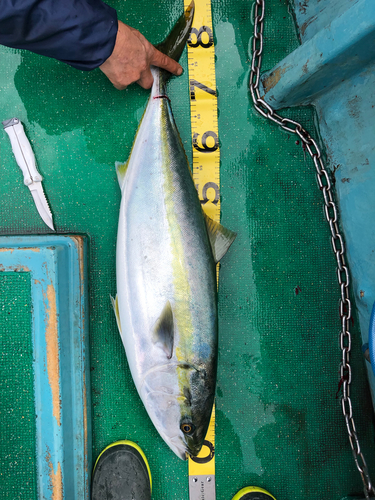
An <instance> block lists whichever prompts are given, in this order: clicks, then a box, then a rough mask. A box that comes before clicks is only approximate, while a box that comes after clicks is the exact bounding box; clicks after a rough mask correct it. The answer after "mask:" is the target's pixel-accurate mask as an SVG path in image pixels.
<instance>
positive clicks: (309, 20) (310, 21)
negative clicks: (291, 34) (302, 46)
mask: <svg viewBox="0 0 375 500" xmlns="http://www.w3.org/2000/svg"><path fill="white" fill-rule="evenodd" d="M316 18H317V16H313V17H311V18H310V19H308V20H307V21H305V22H304V23H303V24H302V26H301V28H300V33H301V36H305V33H306V30H307V28H308V27H309V26H310V24H311V23H313V22H314V21H315V20H316Z"/></svg>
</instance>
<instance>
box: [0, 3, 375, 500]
mask: <svg viewBox="0 0 375 500" xmlns="http://www.w3.org/2000/svg"><path fill="white" fill-rule="evenodd" d="M197 1H198V0H197ZM108 3H110V4H111V5H113V6H114V7H116V8H117V9H118V12H119V18H120V19H122V20H123V21H124V22H126V23H128V24H130V25H131V26H134V27H135V28H137V29H139V30H140V31H141V32H142V33H143V34H144V35H145V36H146V37H147V38H149V39H150V41H151V42H153V43H157V42H159V41H161V40H162V39H163V38H164V37H165V35H166V34H167V32H168V31H169V29H170V28H171V27H172V25H173V23H174V20H175V19H176V18H177V17H178V15H179V14H180V12H181V11H182V8H183V6H182V3H179V2H175V1H172V0H166V1H163V2H162V3H161V4H159V5H157V6H154V4H153V3H152V2H133V1H131V0H129V1H128V2H126V3H125V2H120V1H115V0H112V1H109V2H108ZM287 7H288V6H287V2H286V1H284V0H283V1H279V0H269V1H268V2H267V12H266V27H265V47H264V52H265V56H264V63H263V69H264V70H267V69H270V68H271V67H273V65H274V64H275V63H276V62H277V61H279V60H281V59H282V58H283V57H284V56H285V55H286V54H287V53H289V52H291V51H292V50H293V49H294V48H295V47H296V46H297V44H298V41H297V37H296V35H295V32H294V27H293V21H292V18H291V16H290V14H289V13H288V8H287ZM251 9H252V2H250V1H249V2H242V1H240V2H239V1H234V0H232V1H229V0H225V1H220V2H218V1H215V2H213V23H214V32H215V33H214V34H215V44H216V57H217V60H216V77H217V88H218V106H219V136H220V145H221V197H222V199H221V203H222V204H221V206H222V222H223V223H224V225H226V226H227V227H229V228H231V229H232V230H234V231H236V232H237V233H238V237H237V239H236V241H235V243H234V244H233V246H232V248H231V249H230V251H229V253H228V255H227V256H226V257H225V259H223V261H222V265H221V271H220V288H219V315H220V318H219V319H220V323H219V325H220V341H219V346H220V350H219V372H218V384H217V398H216V423H217V429H216V430H217V436H216V481H217V498H218V500H230V499H231V498H232V497H233V495H234V494H235V493H236V492H237V491H238V490H239V489H240V488H242V487H244V486H246V485H257V486H261V487H264V488H266V489H268V490H269V491H270V492H271V493H273V495H274V496H275V497H276V498H277V499H278V500H316V499H317V498H322V499H324V500H340V499H341V498H342V497H344V496H346V495H349V494H353V493H357V492H361V490H362V485H361V481H360V476H359V474H358V472H357V471H356V469H355V465H354V461H353V458H352V454H351V450H350V448H349V444H348V437H347V431H346V427H345V422H344V419H343V417H342V414H341V408H340V405H339V401H338V399H336V392H337V389H338V365H339V362H340V359H341V353H340V350H339V343H338V333H339V330H340V322H339V317H338V300H339V289H338V286H337V284H336V271H335V260H334V257H333V254H332V250H331V246H330V238H329V229H328V227H327V225H326V223H325V220H324V215H323V209H322V200H321V193H320V192H319V190H318V188H317V185H316V181H315V177H314V166H313V165H312V163H311V162H310V161H309V159H308V157H306V155H305V153H304V151H303V150H302V148H301V145H300V144H296V139H295V137H291V136H289V135H287V134H286V133H283V132H281V131H280V130H278V129H277V128H276V126H274V124H272V123H268V122H266V121H265V120H264V119H263V118H261V117H260V116H258V115H257V114H256V113H255V112H254V110H253V109H252V107H251V104H250V98H249V93H248V87H247V84H248V76H249V47H250V43H249V41H250V37H251V35H252V31H253V26H252V23H251ZM0 52H1V61H2V70H1V72H0V119H1V120H5V119H7V118H10V117H12V116H17V117H19V118H20V119H21V120H22V122H23V123H24V124H25V129H26V132H27V134H28V137H29V139H30V140H31V142H32V145H33V148H34V152H35V155H36V158H37V162H38V165H39V168H40V171H41V173H42V174H43V175H44V177H45V180H44V187H45V192H46V195H47V197H48V200H49V202H50V206H51V209H52V212H53V215H54V223H55V227H56V228H57V231H58V232H67V233H83V234H87V235H88V236H89V238H90V263H89V264H90V335H91V364H92V367H91V382H92V403H93V446H94V449H93V458H94V459H95V457H97V456H98V454H99V453H100V451H101V450H102V449H103V448H104V447H105V446H106V445H108V444H109V443H111V442H113V441H115V440H118V439H131V440H133V441H136V442H137V443H139V445H140V446H141V447H142V448H143V450H144V452H145V454H146V455H147V457H148V459H149V463H150V467H151V471H152V474H153V485H154V489H153V491H154V493H153V498H154V499H158V500H172V499H174V500H187V498H188V489H187V485H188V480H187V464H186V463H184V462H182V461H180V460H179V459H178V458H177V457H176V456H175V455H174V454H173V453H172V452H171V451H170V450H169V449H168V448H167V447H166V445H165V444H164V442H163V441H162V440H161V438H160V437H159V436H158V434H157V432H156V431H155V430H154V428H153V427H152V425H151V423H150V421H149V419H148V417H147V414H146V412H145V410H144V408H143V406H142V404H141V403H140V400H139V398H138V395H137V393H136V390H135V388H134V385H133V383H132V380H131V377H130V373H129V369H128V366H127V362H126V358H125V354H124V350H123V347H122V343H121V340H120V337H119V334H118V332H117V327H116V321H115V318H114V314H113V312H112V309H111V304H110V299H109V296H110V294H112V295H113V294H114V293H115V292H116V284H115V243H116V231H117V220H118V210H119V202H120V192H119V188H118V183H117V179H116V173H115V169H114V163H115V161H116V160H118V161H123V160H125V159H126V158H127V156H128V154H129V152H130V148H131V145H132V141H133V138H134V135H135V132H136V129H137V124H138V122H139V119H140V117H141V116H142V112H143V109H144V106H145V103H146V101H147V98H148V91H145V90H142V89H140V88H139V87H138V86H131V87H129V88H128V89H127V90H126V91H123V92H118V91H116V90H115V89H114V88H112V86H111V84H110V83H109V82H107V81H106V79H105V77H104V75H102V74H101V72H100V71H99V70H97V71H94V72H90V73H84V72H79V71H76V70H74V69H72V68H69V67H68V66H66V65H64V64H62V63H59V62H56V61H54V60H50V59H46V58H42V57H40V56H36V55H33V54H30V53H27V52H24V51H23V52H16V51H13V50H10V49H6V48H1V47H0ZM182 65H183V66H184V68H186V67H187V58H186V52H185V53H184V55H183V57H182ZM169 96H170V98H171V101H172V107H173V111H174V115H175V119H176V122H177V126H178V128H179V130H180V134H181V137H182V140H183V142H184V145H185V148H186V151H187V154H188V157H189V158H191V138H190V118H189V116H190V115H189V88H188V75H187V71H185V74H184V75H183V76H182V77H180V78H174V79H173V80H171V82H170V85H169ZM286 113H288V116H291V117H292V118H294V119H298V120H301V121H302V123H303V125H304V126H305V127H306V128H307V129H308V130H310V131H314V119H313V112H312V110H310V109H308V110H289V111H287V112H286ZM314 133H315V132H314ZM0 171H1V180H2V182H1V185H0V194H1V204H0V231H1V233H2V234H30V233H31V234H34V233H45V232H46V231H47V230H48V228H47V227H46V226H45V225H44V224H43V222H42V221H41V220H40V218H39V216H38V214H37V211H36V208H35V207H34V205H33V201H32V198H31V195H30V193H29V192H28V190H27V189H26V188H25V187H24V186H23V183H22V175H21V172H20V171H19V170H18V168H17V166H16V164H15V161H14V159H13V157H12V154H11V148H10V144H9V141H8V138H7V137H6V136H5V134H3V135H1V134H0ZM7 279H8V278H7ZM26 281H27V278H26ZM0 286H1V287H2V288H1V289H2V297H1V304H3V306H2V307H3V308H4V310H9V308H10V309H11V304H12V300H14V296H15V295H16V294H17V293H18V292H17V290H18V289H17V288H15V291H14V292H13V291H12V290H13V288H12V287H13V284H10V283H9V282H7V283H5V282H4V278H2V281H1V282H0ZM16 286H18V285H17V284H14V287H16ZM25 287H26V284H25V283H22V290H23V292H22V293H25V290H26V288H25ZM26 309H27V308H26ZM12 311H13V310H12ZM12 311H11V315H12V314H14V312H12ZM17 314H21V313H19V312H17ZM22 314H24V317H23V318H22V319H17V318H16V319H14V321H13V322H12V323H9V322H8V324H10V325H11V331H13V330H17V333H19V326H18V325H19V324H20V323H19V322H21V320H22V322H25V321H26V323H27V318H28V317H29V316H28V315H29V314H30V312H29V311H28V310H25V311H24V313H22ZM11 315H10V316H11ZM8 316H9V315H8ZM5 319H6V315H2V316H0V322H1V325H0V334H1V342H2V344H1V345H2V346H3V349H5V350H6V352H8V350H9V349H12V346H13V343H12V342H10V338H9V334H10V332H9V329H7V328H6V327H5V326H4V325H5V324H6V323H5ZM353 323H354V324H353V334H354V335H353V337H354V338H353V346H352V349H353V355H352V359H353V384H352V386H353V391H352V395H353V405H354V415H355V419H356V424H357V430H358V434H359V437H360V442H361V445H362V448H363V451H364V453H365V455H366V458H367V461H368V464H369V466H370V472H371V471H373V474H374V475H375V460H374V445H373V428H372V415H373V413H372V409H371V402H370V396H369V393H368V390H367V383H366V379H365V371H364V368H363V363H364V361H363V358H362V354H361V352H360V347H361V344H360V338H359V332H358V327H357V322H356V319H355V318H354V322H353ZM25 335H26V336H27V335H29V331H28V330H27V328H25ZM5 340H6V342H5ZM4 346H5V347H4ZM23 349H24V351H23V353H22V354H23V355H22V361H21V358H19V357H17V359H13V358H12V357H10V356H9V355H8V354H2V360H5V363H7V364H8V365H9V370H11V369H16V371H18V370H19V369H18V368H15V366H18V367H19V366H22V367H23V366H26V367H27V366H31V351H30V348H29V347H27V341H26V347H24V348H23ZM16 363H17V365H16ZM25 369H26V372H27V373H28V368H25ZM1 370H2V371H1V373H2V374H4V372H5V368H4V366H2V368H1ZM6 371H7V370H6ZM27 376H30V375H27ZM22 381H23V382H22V383H27V382H25V381H24V379H23V378H22ZM0 388H1V392H2V395H3V394H4V395H5V396H2V398H1V402H0V435H1V436H2V437H1V447H0V462H1V463H0V472H3V471H4V470H7V471H9V475H10V476H11V477H10V478H9V477H8V478H7V482H6V483H4V484H6V488H7V493H3V489H1V491H2V492H1V494H0V496H1V498H12V499H13V498H17V499H18V498H28V499H33V498H35V482H33V481H32V480H29V481H26V480H25V479H24V474H25V472H24V471H25V468H26V469H27V470H28V471H29V472H30V476H32V474H34V473H35V471H33V468H32V464H31V463H30V461H29V456H30V454H29V453H26V454H24V455H23V454H21V455H20V454H19V453H18V452H19V444H18V441H17V440H18V439H19V436H22V435H23V434H22V431H21V430H20V429H19V427H18V426H16V425H15V423H14V422H15V420H14V415H15V414H16V413H17V415H18V417H17V418H16V421H17V422H20V421H21V419H22V415H25V412H26V409H27V408H29V407H30V392H26V393H25V394H24V391H23V392H22V407H20V406H19V404H18V402H19V398H20V388H19V383H18V382H17V379H16V378H14V380H13V379H10V380H9V379H8V378H7V379H5V378H4V375H2V376H1V380H0ZM27 411H29V410H27ZM29 425H30V433H32V421H31V420H30V422H29ZM10 428H13V429H14V432H13V437H9V438H6V439H4V435H5V434H4V429H8V430H7V432H8V433H9V429H10ZM6 436H9V434H6ZM31 437H32V436H31ZM25 439H26V437H25ZM15 447H16V448H17V450H16V451H17V453H18V454H17V461H19V466H18V467H15V466H13V465H12V467H10V465H9V458H7V457H8V455H9V454H12V453H13V454H15V453H16V451H15V449H14V448H15ZM21 487H22V488H23V489H22V490H21ZM33 495H34V497H33Z"/></svg>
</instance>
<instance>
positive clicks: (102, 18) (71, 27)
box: [0, 0, 118, 70]
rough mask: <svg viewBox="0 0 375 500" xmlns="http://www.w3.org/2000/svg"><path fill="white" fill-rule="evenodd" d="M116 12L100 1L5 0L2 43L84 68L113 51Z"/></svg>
mask: <svg viewBox="0 0 375 500" xmlns="http://www.w3.org/2000/svg"><path fill="white" fill-rule="evenodd" d="M117 27H118V23H117V14H116V11H115V10H114V9H112V8H111V7H109V6H108V5H106V4H105V3H103V2H101V0H57V1H56V0H17V1H16V2H15V1H14V0H13V1H12V0H2V2H1V10H0V44H2V45H6V46H8V47H12V48H15V49H27V50H30V51H32V52H35V53H37V54H41V55H44V56H48V57H53V58H54V59H58V60H60V61H63V62H65V63H67V64H70V65H71V66H73V67H75V68H77V69H81V70H91V69H94V68H97V67H98V66H100V65H101V64H103V63H104V61H106V60H107V59H108V57H109V56H110V55H111V54H112V51H113V48H114V45H115V41H116V35H117Z"/></svg>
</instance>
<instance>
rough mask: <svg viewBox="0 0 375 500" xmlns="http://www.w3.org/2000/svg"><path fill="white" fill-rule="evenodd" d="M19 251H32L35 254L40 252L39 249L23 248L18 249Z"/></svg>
mask: <svg viewBox="0 0 375 500" xmlns="http://www.w3.org/2000/svg"><path fill="white" fill-rule="evenodd" d="M17 250H22V251H26V250H27V251H29V250H30V251H31V252H35V253H39V252H40V248H38V247H22V248H21V247H19V248H17Z"/></svg>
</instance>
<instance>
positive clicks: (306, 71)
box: [302, 59, 309, 75]
mask: <svg viewBox="0 0 375 500" xmlns="http://www.w3.org/2000/svg"><path fill="white" fill-rule="evenodd" d="M308 62H309V59H308V60H307V61H306V63H305V64H304V65H303V66H302V73H305V75H306V74H307V73H308V72H309V70H308V69H307V64H308Z"/></svg>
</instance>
